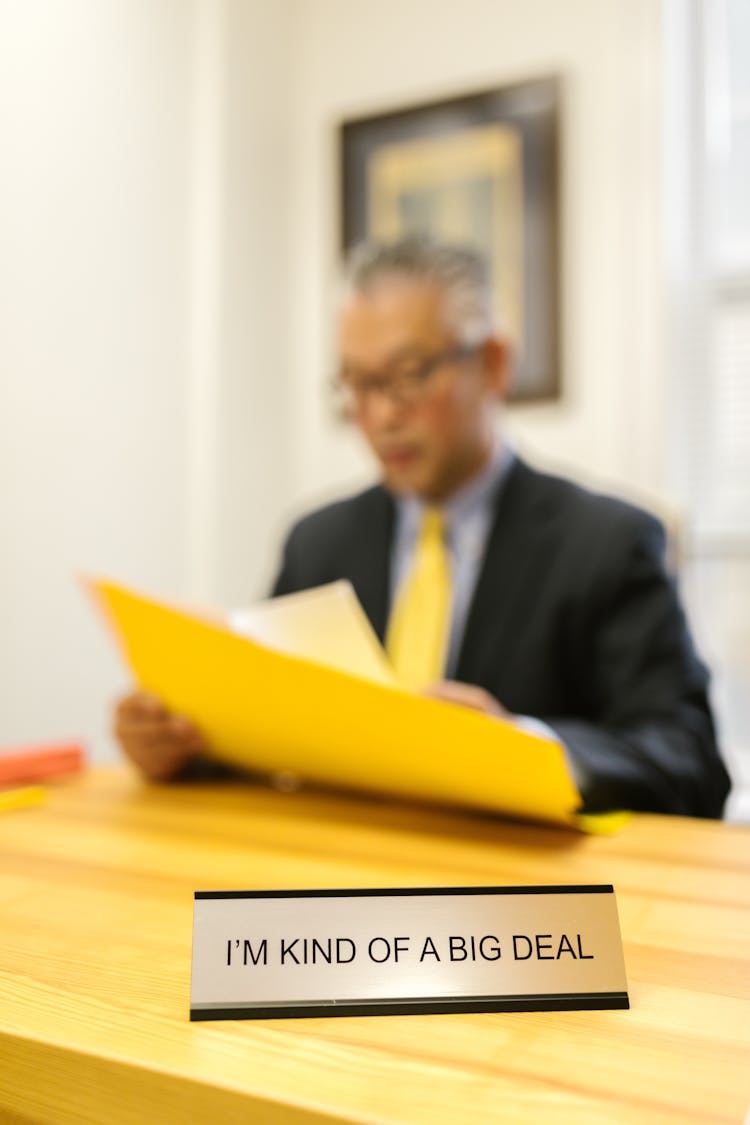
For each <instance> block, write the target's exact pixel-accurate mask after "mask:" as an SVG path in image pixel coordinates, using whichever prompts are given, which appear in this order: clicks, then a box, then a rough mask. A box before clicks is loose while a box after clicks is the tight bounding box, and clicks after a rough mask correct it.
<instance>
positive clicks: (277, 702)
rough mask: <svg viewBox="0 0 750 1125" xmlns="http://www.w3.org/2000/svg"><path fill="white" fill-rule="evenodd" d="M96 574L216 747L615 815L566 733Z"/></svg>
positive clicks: (131, 659) (131, 640)
mask: <svg viewBox="0 0 750 1125" xmlns="http://www.w3.org/2000/svg"><path fill="white" fill-rule="evenodd" d="M89 585H90V587H91V589H92V590H93V592H94V593H95V595H96V597H97V600H98V601H99V603H100V604H101V605H102V607H103V608H104V610H105V613H106V616H107V618H108V620H109V623H110V625H111V627H112V628H113V630H114V632H115V634H116V636H117V638H118V640H119V642H120V644H121V647H122V650H123V652H124V655H125V658H126V660H127V662H128V663H129V665H130V667H131V668H132V670H133V673H134V675H135V678H136V680H137V681H138V683H139V684H140V686H141V687H142V688H143V689H144V690H146V691H150V692H153V693H154V694H155V695H157V696H159V698H160V699H161V700H162V701H163V702H164V703H165V704H166V706H167V707H168V708H170V709H171V710H173V711H175V712H177V713H179V714H183V715H186V716H188V717H189V718H190V719H191V720H192V721H193V722H194V723H195V724H196V725H197V726H198V727H199V729H200V730H201V731H202V733H203V734H204V735H205V737H206V740H207V742H208V744H209V745H210V747H211V751H212V753H213V754H214V755H215V756H216V757H217V758H220V759H223V760H224V761H226V762H230V763H233V764H236V765H238V766H244V767H246V768H252V769H256V770H268V771H280V770H289V771H292V772H293V773H295V774H299V775H301V776H302V777H307V778H310V779H312V780H316V781H320V782H324V783H329V784H334V785H343V786H352V787H358V788H364V789H370V790H378V791H381V792H387V793H394V794H400V795H404V796H409V797H416V798H419V799H422V800H430V801H441V802H449V803H454V804H456V803H458V804H463V805H469V806H475V807H480V808H484V809H492V810H496V811H498V812H502V813H506V814H509V815H511V816H517V817H524V818H532V819H535V820H542V821H548V822H552V823H556V824H564V825H570V826H575V827H579V828H582V829H583V830H584V831H602V830H612V829H613V828H614V827H615V822H612V821H611V818H607V819H604V820H602V818H590V817H578V816H577V815H576V811H575V810H576V809H577V808H578V807H579V806H580V803H581V798H580V795H579V793H578V790H577V788H576V786H575V783H574V781H573V779H572V777H571V776H570V772H569V769H568V766H567V763H566V760H565V754H564V752H563V750H562V748H561V747H560V746H559V745H558V744H557V743H556V742H554V741H550V740H547V739H545V738H539V737H536V736H533V735H530V734H527V733H525V732H523V731H522V730H520V729H519V728H518V727H516V726H515V725H514V724H513V723H511V722H504V721H502V720H499V719H495V718H489V717H487V716H485V715H482V714H479V713H478V712H474V711H470V710H468V709H467V708H464V707H459V706H456V705H455V704H451V703H444V702H442V701H437V700H432V699H426V698H422V697H420V696H417V695H414V694H412V693H410V692H407V691H404V690H402V689H400V688H399V687H397V686H395V685H391V684H390V683H389V682H388V673H387V671H383V670H382V668H381V669H380V672H381V673H382V674H376V675H373V676H372V678H363V676H358V675H352V674H350V673H347V672H345V671H342V670H340V669H339V668H336V667H332V666H330V665H328V664H325V663H321V662H320V661H316V660H312V659H309V657H306V656H300V655H289V654H288V653H287V652H281V651H278V650H277V649H275V648H273V647H270V645H269V644H267V643H259V642H258V641H256V640H252V639H250V638H249V637H247V636H240V635H238V634H237V633H236V632H235V631H233V630H232V629H230V628H229V627H228V626H227V625H225V624H224V623H222V622H220V621H218V620H214V619H211V618H209V617H208V616H201V615H200V614H197V613H192V612H186V611H184V610H182V609H176V608H173V607H171V606H169V605H167V604H164V603H160V602H157V601H154V600H152V599H150V598H147V597H144V596H142V595H140V594H137V593H134V592H132V591H129V590H127V589H125V588H123V587H121V586H118V585H115V584H113V583H111V582H106V581H93V582H91V583H90V584H89ZM313 593H315V592H313ZM295 596H296V595H295ZM274 604H275V603H269V605H274ZM360 612H361V609H360ZM362 616H363V619H364V615H362ZM364 620H365V624H366V626H367V628H369V624H367V623H366V619H364ZM373 638H374V634H373ZM375 644H377V640H376V639H375ZM302 647H303V649H306V648H307V646H306V645H304V644H303V646H302ZM370 655H372V654H370Z"/></svg>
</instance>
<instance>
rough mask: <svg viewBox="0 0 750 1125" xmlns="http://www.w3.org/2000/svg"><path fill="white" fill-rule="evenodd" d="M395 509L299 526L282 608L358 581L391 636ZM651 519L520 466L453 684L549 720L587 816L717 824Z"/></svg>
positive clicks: (705, 717)
mask: <svg viewBox="0 0 750 1125" xmlns="http://www.w3.org/2000/svg"><path fill="white" fill-rule="evenodd" d="M393 520H394V504H393V501H392V499H391V497H390V496H389V494H388V493H387V492H386V491H385V490H384V489H383V488H381V487H375V488H371V489H369V490H368V491H367V492H364V493H361V494H360V495H358V496H354V497H352V498H350V499H347V500H343V501H340V502H339V503H335V504H332V505H330V506H328V507H326V508H323V509H321V510H319V511H317V512H314V513H312V514H311V515H309V516H307V517H305V518H304V519H302V520H301V521H300V522H299V523H298V524H297V525H296V526H295V527H294V528H293V529H292V532H291V534H290V535H289V537H288V539H287V542H286V546H285V550H284V559H283V566H282V570H281V573H280V575H279V577H278V579H277V582H276V585H275V588H274V594H284V593H291V592H292V591H295V590H302V589H307V588H309V587H312V586H318V585H321V584H323V583H326V582H332V581H334V580H336V579H339V578H348V579H349V580H350V581H351V583H352V585H353V586H354V589H355V590H356V592H357V595H358V597H359V599H360V601H361V603H362V605H363V606H364V609H365V611H366V613H367V615H368V617H369V619H370V621H371V622H372V624H373V626H374V628H375V631H376V632H377V634H378V636H379V637H380V638H381V639H382V638H383V636H384V634H385V627H386V616H387V607H388V604H389V581H390V552H391V539H392V531H393ZM663 551H664V533H663V530H662V528H661V525H660V524H659V523H658V522H657V521H656V520H655V519H654V518H653V517H651V516H649V515H647V514H646V513H645V512H642V511H640V510H639V509H637V508H634V507H632V506H631V505H629V504H625V503H623V502H621V501H618V500H613V499H611V498H609V497H604V496H599V495H596V494H593V493H591V492H587V491H586V490H584V489H582V488H579V487H577V486H576V485H574V484H572V483H570V482H569V481H565V480H562V479H560V478H557V477H552V476H548V475H545V474H543V473H540V472H537V471H535V470H534V469H532V468H530V467H529V466H528V465H526V464H524V463H523V462H522V461H516V462H515V463H514V465H513V466H512V468H511V470H510V472H509V475H508V477H507V479H506V481H505V482H504V485H503V487H502V488H501V489H500V491H499V498H498V502H497V512H496V516H495V519H494V522H493V526H492V529H491V532H490V536H489V540H488V544H487V549H486V554H485V558H484V561H483V564H482V568H481V571H480V574H479V578H478V580H477V586H476V590H475V593H474V597H473V601H472V605H471V608H470V611H469V616H468V620H467V624H466V631H465V634H464V638H463V643H462V646H461V651H460V654H459V661H458V667H457V671H456V679H459V680H462V681H464V682H465V683H470V684H478V685H480V686H481V687H483V688H486V690H487V691H489V692H491V694H492V695H494V696H495V698H496V699H498V700H499V701H500V702H501V703H502V705H503V706H504V707H506V708H507V709H508V710H509V711H511V712H514V713H517V714H523V715H532V716H536V717H538V718H540V719H543V720H544V721H545V722H546V723H548V724H549V726H550V727H551V728H552V729H553V730H554V731H556V732H557V734H558V735H559V737H560V738H561V739H562V741H563V743H564V744H565V746H566V747H567V749H568V751H569V753H570V754H571V755H572V756H573V757H574V758H575V759H576V761H577V762H578V763H579V764H580V766H581V767H582V773H583V776H584V777H585V778H586V779H587V780H586V783H585V785H584V798H585V803H586V808H587V809H590V810H597V809H606V808H632V809H641V810H652V811H656V812H667V813H682V814H685V815H693V816H720V815H721V811H722V807H723V804H724V800H725V798H726V795H727V792H728V790H729V779H728V776H727V773H726V770H725V768H724V766H723V763H722V761H721V758H720V756H719V753H718V750H717V746H716V740H715V735H714V728H713V722H712V719H711V713H710V709H709V705H708V702H707V695H706V689H707V679H708V677H707V673H706V669H705V668H704V666H703V665H702V664H701V663H700V661H699V660H698V658H697V656H696V654H695V652H694V650H693V646H692V642H691V640H690V636H689V633H688V630H687V626H686V623H685V619H684V616H683V613H682V610H681V609H680V606H679V603H678V600H677V597H676V593H675V590H674V588H673V584H672V582H671V581H670V579H669V578H668V576H667V575H666V573H665V570H664V566H663V562H662V558H663Z"/></svg>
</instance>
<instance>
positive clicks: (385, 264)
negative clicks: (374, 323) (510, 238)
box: [344, 235, 495, 346]
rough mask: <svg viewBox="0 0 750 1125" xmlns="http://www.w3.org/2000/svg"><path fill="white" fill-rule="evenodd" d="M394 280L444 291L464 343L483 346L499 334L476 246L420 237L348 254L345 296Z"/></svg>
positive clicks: (364, 247) (363, 246) (362, 247)
mask: <svg viewBox="0 0 750 1125" xmlns="http://www.w3.org/2000/svg"><path fill="white" fill-rule="evenodd" d="M389 278H399V279H404V278H405V279H409V280H413V281H423V282H428V283H433V284H437V285H439V286H441V287H442V289H443V290H444V292H445V297H446V311H447V315H448V317H449V318H450V321H451V326H452V328H453V329H454V330H455V332H456V335H457V337H458V339H459V340H460V342H461V343H462V344H468V345H470V346H472V345H474V344H481V343H482V342H483V341H484V340H486V339H487V338H488V337H490V336H492V335H493V334H494V331H495V325H494V322H493V315H492V290H491V286H490V280H489V269H488V266H487V262H486V260H485V259H484V258H483V256H482V255H481V254H480V253H478V252H477V251H476V250H474V249H472V248H471V247H469V246H463V245H454V244H450V243H444V242H436V241H433V240H432V239H430V238H427V237H424V236H418V235H411V236H409V237H406V238H403V239H401V240H399V241H398V242H391V243H362V244H360V245H359V246H356V247H354V249H353V250H352V251H351V253H350V255H349V258H348V261H347V266H346V271H345V277H344V295H345V296H347V295H350V294H363V295H366V294H367V293H370V292H372V290H373V289H374V288H375V287H376V286H377V285H379V284H380V283H381V282H384V281H387V280H388V279H389Z"/></svg>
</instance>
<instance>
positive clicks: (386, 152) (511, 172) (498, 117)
mask: <svg viewBox="0 0 750 1125" xmlns="http://www.w3.org/2000/svg"><path fill="white" fill-rule="evenodd" d="M560 103H561V81H560V79H559V78H557V77H548V78H540V79H535V80H532V81H527V82H520V83H517V84H515V85H510V86H504V87H500V88H498V89H495V90H486V91H484V92H481V93H475V94H467V95H464V96H461V97H455V98H449V99H446V100H444V101H436V102H430V103H427V104H422V105H414V106H410V107H408V108H401V109H397V110H394V111H392V112H388V113H381V114H378V115H377V116H372V117H362V118H358V119H356V120H351V121H345V122H343V123H342V125H341V126H340V129H339V151H340V173H341V248H342V251H343V252H346V251H348V250H349V249H350V248H351V246H353V245H354V244H356V243H358V242H361V241H364V240H367V239H375V240H383V241H391V240H393V239H395V238H398V237H400V236H402V235H404V234H409V233H423V234H429V235H432V236H434V237H437V238H445V239H447V240H452V241H460V242H464V243H469V244H471V245H474V246H476V247H477V248H478V249H481V250H482V252H483V253H484V254H485V255H486V257H487V259H488V261H489V263H490V269H491V273H492V281H493V287H494V291H495V293H496V295H497V309H496V315H497V318H498V321H499V324H500V327H501V329H502V330H503V331H504V332H505V333H506V334H507V335H508V336H509V337H510V339H511V341H512V343H513V352H514V377H513V388H512V391H511V396H510V397H511V401H514V402H527V401H532V400H545V399H554V398H557V397H559V395H560V386H561V360H560V351H561V349H560V315H559V304H560V301H559V276H560V249H559V227H560V222H559V147H560V139H559V134H560Z"/></svg>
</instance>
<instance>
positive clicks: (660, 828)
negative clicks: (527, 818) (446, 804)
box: [0, 770, 750, 1125]
mask: <svg viewBox="0 0 750 1125" xmlns="http://www.w3.org/2000/svg"><path fill="white" fill-rule="evenodd" d="M589 882H591V883H598V882H612V883H614V885H615V889H616V891H617V897H618V906H619V912H620V921H621V925H622V931H623V937H624V943H625V961H626V966H627V971H628V979H629V988H630V998H631V1004H632V1009H631V1011H627V1012H622V1011H610V1012H558V1013H554V1012H550V1013H546V1012H541V1013H496V1014H491V1015H450V1016H390V1017H359V1018H357V1017H351V1018H338V1019H320V1020H311V1019H305V1020H275V1021H273V1020H267V1021H258V1022H252V1021H247V1022H239V1021H238V1022H221V1023H192V1024H191V1023H189V1022H188V1005H189V981H190V955H191V924H192V905H193V903H192V892H193V890H195V889H199V888H200V889H212V888H253V887H255V888H270V887H287V888H289V887H346V886H363V887H365V886H372V887H376V886H397V885H418V886H427V885H458V884H493V883H494V884H514V883H515V884H519V883H589ZM749 997H750V831H748V830H747V829H745V828H739V827H734V826H726V825H720V824H715V823H708V822H699V821H691V820H680V819H669V818H667V817H657V816H642V817H639V818H637V819H636V820H635V821H634V822H633V823H632V824H631V825H629V826H628V827H627V828H626V829H625V830H624V831H622V832H621V833H620V834H619V835H617V836H614V837H610V838H593V837H587V838H584V837H580V836H577V835H574V834H572V833H566V832H563V831H558V830H556V829H543V828H536V827H530V826H525V825H512V824H507V823H503V822H501V821H496V820H493V819H489V818H480V817H471V816H469V815H464V814H453V813H443V812H440V811H433V810H425V809H418V808H415V807H414V806H405V805H392V804H387V803H380V802H378V801H377V800H368V799H363V798H352V799H345V798H338V797H336V796H333V795H327V794H323V795H321V794H314V793H297V794H293V795H285V794H282V793H278V792H275V791H272V790H268V789H263V788H255V787H252V786H247V787H245V786H236V785H231V786H230V785H206V786H199V787H198V786H196V787H186V786H184V787H183V786H174V787H161V788H160V787H149V786H146V785H145V784H143V783H142V782H140V781H139V780H138V779H137V778H135V777H134V776H133V775H131V774H130V773H127V772H125V770H109V771H106V770H97V771H91V772H89V773H88V774H86V775H85V776H83V777H81V778H80V779H78V780H75V781H71V782H68V783H65V784H60V785H58V786H56V787H55V788H54V789H52V790H51V792H50V797H49V800H48V802H47V804H46V805H45V806H41V807H38V808H35V809H28V810H18V811H16V812H12V813H11V812H8V813H5V814H3V816H2V817H0V1121H2V1122H3V1123H5V1122H21V1121H44V1122H68V1123H75V1125H81V1123H86V1122H96V1123H102V1125H105V1123H106V1125H115V1123H120V1122H134V1123H137V1125H169V1123H171V1122H191V1123H192V1122H195V1123H199V1125H203V1123H210V1125H225V1123H232V1122H238V1123H239V1122H242V1123H243V1125H244V1123H246V1122H249V1121H252V1122H254V1123H255V1122H262V1123H266V1122H269V1123H273V1125H278V1123H283V1125H291V1123H299V1122H305V1123H315V1125H321V1123H323V1122H342V1121H352V1122H373V1123H374V1122H378V1123H385V1122H424V1123H428V1122H429V1123H430V1125H433V1123H436V1122H437V1123H440V1122H450V1123H451V1125H463V1123H464V1122H472V1123H480V1125H481V1123H486V1122H509V1123H511V1125H517V1123H524V1122H541V1121H543V1122H545V1123H546V1122H566V1123H568V1122H570V1123H575V1125H582V1123H583V1125H586V1123H589V1122H590V1123H594V1122H596V1123H597V1125H599V1123H601V1122H637V1123H638V1125H643V1123H644V1122H654V1123H656V1122H658V1123H659V1125H667V1123H672V1122H673V1123H679V1125H685V1123H689V1122H706V1121H727V1122H735V1123H738V1122H741V1121H742V1118H743V1115H744V1113H745V1111H746V1109H747V1106H748V1103H749V1102H750V1053H749V1052H748V1044H749V1042H750V1004H749V1003H748V998H749Z"/></svg>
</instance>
